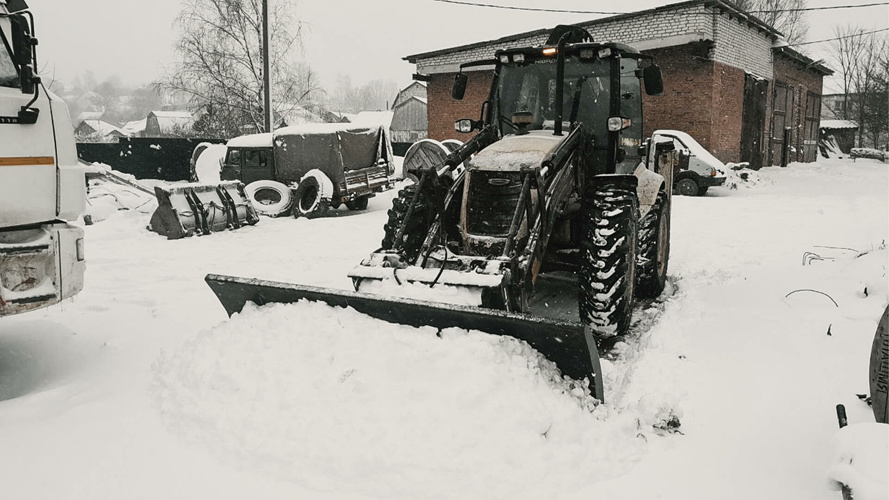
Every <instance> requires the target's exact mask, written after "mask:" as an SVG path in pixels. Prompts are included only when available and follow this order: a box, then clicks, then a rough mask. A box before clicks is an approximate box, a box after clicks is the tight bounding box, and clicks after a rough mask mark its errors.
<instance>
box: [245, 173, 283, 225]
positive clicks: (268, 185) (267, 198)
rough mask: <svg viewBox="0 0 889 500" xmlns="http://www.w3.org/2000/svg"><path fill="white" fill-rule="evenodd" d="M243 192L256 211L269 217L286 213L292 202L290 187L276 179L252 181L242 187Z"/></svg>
mask: <svg viewBox="0 0 889 500" xmlns="http://www.w3.org/2000/svg"><path fill="white" fill-rule="evenodd" d="M244 194H246V195H247V198H248V199H249V200H250V202H251V203H252V204H253V207H254V208H255V209H256V211H257V212H259V213H261V214H263V215H267V216H269V217H277V216H279V215H281V214H284V213H287V211H288V210H289V209H290V205H291V203H293V193H291V192H290V188H289V187H287V186H285V185H284V184H281V183H280V182H277V181H269V180H261V181H253V182H251V183H250V184H247V185H246V186H245V187H244Z"/></svg>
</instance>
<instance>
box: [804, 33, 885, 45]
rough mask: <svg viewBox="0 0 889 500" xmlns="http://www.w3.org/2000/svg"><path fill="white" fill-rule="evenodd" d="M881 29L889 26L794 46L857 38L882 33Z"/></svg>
mask: <svg viewBox="0 0 889 500" xmlns="http://www.w3.org/2000/svg"><path fill="white" fill-rule="evenodd" d="M881 31H889V28H883V29H881V30H874V31H865V32H863V33H855V34H853V35H847V36H838V37H836V38H827V39H825V40H815V41H814V42H803V43H794V44H792V46H793V47H799V46H800V45H812V44H813V43H824V42H832V41H834V40H844V39H846V38H855V37H856V36H864V35H870V34H873V33H880V32H881Z"/></svg>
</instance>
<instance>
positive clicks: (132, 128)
mask: <svg viewBox="0 0 889 500" xmlns="http://www.w3.org/2000/svg"><path fill="white" fill-rule="evenodd" d="M147 121H148V119H147V118H142V119H141V120H134V121H131V122H126V123H124V125H123V127H120V128H121V130H123V131H124V132H126V133H127V135H133V134H138V133H139V132H142V131H144V130H145V124H146V122H147Z"/></svg>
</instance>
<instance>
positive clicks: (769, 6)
mask: <svg viewBox="0 0 889 500" xmlns="http://www.w3.org/2000/svg"><path fill="white" fill-rule="evenodd" d="M735 4H737V5H738V7H740V8H741V9H742V10H745V11H747V12H750V13H751V14H753V15H754V16H756V17H758V18H759V19H760V20H762V21H763V22H765V23H766V24H768V25H770V26H772V27H774V28H775V29H777V30H778V31H780V32H781V33H782V34H783V35H784V40H786V41H787V43H789V44H790V45H793V44H795V43H800V42H802V41H804V40H805V38H806V33H807V32H808V31H809V24H808V22H807V21H806V15H805V14H806V12H805V11H803V10H800V9H804V8H806V0H737V1H736V2H735Z"/></svg>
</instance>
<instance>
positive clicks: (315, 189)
mask: <svg viewBox="0 0 889 500" xmlns="http://www.w3.org/2000/svg"><path fill="white" fill-rule="evenodd" d="M295 198H296V201H295V203H294V204H293V216H294V217H307V218H309V219H314V218H315V217H323V216H324V215H326V214H327V210H328V209H329V208H330V201H329V200H326V199H324V196H323V192H322V189H321V184H320V183H319V182H318V179H317V178H315V177H306V178H304V179H303V180H302V181H301V182H300V183H299V186H298V187H297V188H296V194H295Z"/></svg>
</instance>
